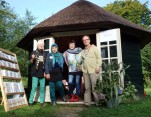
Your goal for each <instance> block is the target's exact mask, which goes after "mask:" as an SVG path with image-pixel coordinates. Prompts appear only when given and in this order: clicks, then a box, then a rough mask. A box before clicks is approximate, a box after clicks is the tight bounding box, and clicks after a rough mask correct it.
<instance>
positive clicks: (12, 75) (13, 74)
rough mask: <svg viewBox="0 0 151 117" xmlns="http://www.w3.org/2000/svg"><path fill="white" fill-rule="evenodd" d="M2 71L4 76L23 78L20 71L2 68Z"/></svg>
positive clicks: (0, 71)
mask: <svg viewBox="0 0 151 117" xmlns="http://www.w3.org/2000/svg"><path fill="white" fill-rule="evenodd" d="M0 73H1V75H2V76H5V77H13V78H21V76H20V73H19V72H13V71H10V70H4V69H3V70H0Z"/></svg>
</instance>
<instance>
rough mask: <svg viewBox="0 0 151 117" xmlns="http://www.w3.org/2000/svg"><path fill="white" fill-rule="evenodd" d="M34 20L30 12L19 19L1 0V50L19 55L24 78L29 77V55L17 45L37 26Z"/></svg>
mask: <svg viewBox="0 0 151 117" xmlns="http://www.w3.org/2000/svg"><path fill="white" fill-rule="evenodd" d="M34 20H35V17H33V16H32V15H31V12H29V11H28V10H27V11H26V13H25V17H24V18H19V16H18V15H17V14H16V13H14V11H13V9H12V8H11V7H10V5H9V4H8V3H7V2H6V1H4V0H0V27H1V28H0V48H3V49H6V50H9V51H11V52H14V53H15V54H16V55H17V59H18V63H19V67H20V69H21V74H22V76H28V63H29V62H28V56H29V53H28V52H27V51H25V50H22V49H20V48H17V47H16V45H17V43H18V42H19V41H20V40H21V39H22V38H23V37H24V36H25V35H26V34H27V32H28V31H29V30H30V29H31V28H32V27H33V26H34V25H35V24H36V23H35V22H34Z"/></svg>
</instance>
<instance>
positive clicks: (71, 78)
mask: <svg viewBox="0 0 151 117" xmlns="http://www.w3.org/2000/svg"><path fill="white" fill-rule="evenodd" d="M74 78H75V83H74ZM68 83H69V95H71V94H73V90H74V85H75V86H76V94H75V95H77V96H78V95H79V94H80V75H69V76H68Z"/></svg>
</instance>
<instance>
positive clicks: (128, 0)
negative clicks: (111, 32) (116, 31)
mask: <svg viewBox="0 0 151 117" xmlns="http://www.w3.org/2000/svg"><path fill="white" fill-rule="evenodd" d="M104 9H106V10H108V11H111V12H113V13H115V14H117V15H119V16H122V17H124V18H126V19H128V20H130V21H132V22H134V23H136V24H138V25H141V26H143V27H145V28H147V29H151V10H149V8H148V2H147V1H146V2H145V3H144V4H142V3H140V2H139V1H138V0H120V1H115V2H113V3H110V4H108V5H107V6H106V7H104ZM141 56H142V65H143V74H144V77H149V78H150V79H151V72H150V70H151V42H150V43H149V44H148V45H146V46H145V47H144V48H143V49H142V50H141Z"/></svg>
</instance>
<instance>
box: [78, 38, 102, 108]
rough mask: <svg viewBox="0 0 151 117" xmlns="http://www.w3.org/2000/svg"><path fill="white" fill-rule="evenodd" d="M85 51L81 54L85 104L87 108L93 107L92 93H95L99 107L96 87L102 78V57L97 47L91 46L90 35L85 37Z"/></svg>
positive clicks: (83, 39)
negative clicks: (98, 80)
mask: <svg viewBox="0 0 151 117" xmlns="http://www.w3.org/2000/svg"><path fill="white" fill-rule="evenodd" d="M82 41H83V44H84V45H85V48H84V50H83V51H82V53H81V56H82V62H83V63H82V71H83V77H84V83H85V93H84V103H85V105H86V106H90V105H91V92H92V93H93V96H94V99H95V103H96V105H98V103H99V99H98V95H97V93H96V91H95V85H96V81H97V79H98V78H99V77H100V67H101V64H102V62H101V55H100V52H99V50H98V49H97V47H96V46H95V45H91V44H90V42H91V40H90V37H89V36H88V35H85V36H83V38H82Z"/></svg>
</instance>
